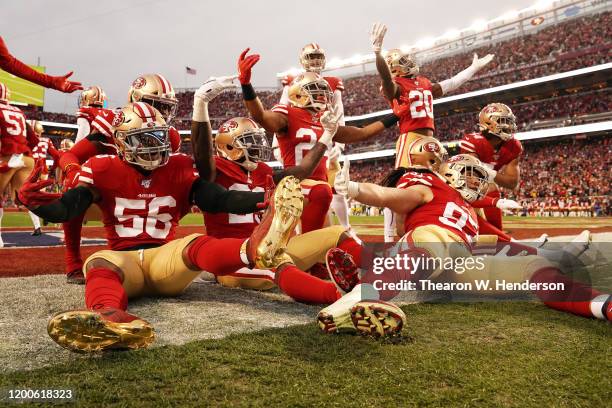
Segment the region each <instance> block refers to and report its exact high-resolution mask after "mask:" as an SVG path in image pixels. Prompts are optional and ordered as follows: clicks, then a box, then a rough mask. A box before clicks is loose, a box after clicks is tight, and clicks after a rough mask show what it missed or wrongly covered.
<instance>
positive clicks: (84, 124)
mask: <svg viewBox="0 0 612 408" xmlns="http://www.w3.org/2000/svg"><path fill="white" fill-rule="evenodd" d="M77 126H78V127H79V128H78V130H77V135H76V140H75V141H74V142H75V143H79V142H80V141H81V140H82V139H85V138H86V137H87V135H89V133H90V132H91V128H90V127H89V122H88V121H87V119H85V118H77Z"/></svg>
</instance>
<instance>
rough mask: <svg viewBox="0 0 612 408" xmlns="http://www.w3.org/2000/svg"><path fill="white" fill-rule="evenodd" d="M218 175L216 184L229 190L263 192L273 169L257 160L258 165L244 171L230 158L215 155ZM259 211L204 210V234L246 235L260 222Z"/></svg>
mask: <svg viewBox="0 0 612 408" xmlns="http://www.w3.org/2000/svg"><path fill="white" fill-rule="evenodd" d="M215 165H216V167H217V175H216V178H215V183H217V184H220V185H222V186H223V187H225V188H227V189H228V190H236V191H253V192H263V191H264V188H265V186H266V178H267V176H268V175H270V176H271V175H272V168H271V167H270V166H268V165H267V164H266V163H264V162H259V163H258V164H257V168H256V169H255V170H253V171H251V172H246V171H245V170H244V167H242V166H240V165H239V164H238V163H235V162H233V161H231V160H228V159H224V158H222V157H219V156H215ZM260 217H261V213H251V214H244V215H243V214H229V213H214V214H213V213H204V224H205V225H206V233H207V234H208V235H210V236H213V237H215V238H248V237H249V236H250V235H251V233H252V232H253V230H254V229H255V227H256V226H257V225H258V224H259V221H261V218H260Z"/></svg>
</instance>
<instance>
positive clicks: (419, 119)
mask: <svg viewBox="0 0 612 408" xmlns="http://www.w3.org/2000/svg"><path fill="white" fill-rule="evenodd" d="M386 33H387V27H386V26H385V25H384V24H381V23H375V24H374V25H373V26H372V30H371V31H370V40H371V42H372V50H373V51H374V55H375V56H376V69H377V71H378V74H379V75H380V79H381V81H382V87H381V88H382V93H383V95H384V97H385V98H386V99H387V100H388V101H389V103H391V101H393V100H394V99H398V98H401V99H402V100H403V101H405V103H407V104H409V105H410V112H409V113H408V114H406V115H404V116H403V117H402V118H401V120H400V123H399V127H400V136H399V138H398V139H397V143H396V145H395V150H396V156H395V168H399V167H409V166H410V162H407V161H406V160H409V155H407V154H405V151H407V150H409V149H410V144H411V143H413V142H414V141H415V140H416V139H418V138H419V137H421V136H433V133H434V111H433V100H434V98H439V97H441V96H443V95H445V94H448V93H449V92H452V91H454V90H456V89H458V88H459V87H460V86H461V85H463V84H464V83H466V82H467V81H469V80H470V79H471V78H472V77H473V76H474V75H476V73H477V72H478V71H480V70H481V69H483V68H484V67H485V66H486V65H487V64H488V63H489V62H491V60H492V59H493V54H489V55H487V56H485V57H484V58H478V56H477V55H476V54H474V60H473V61H472V65H470V66H469V67H468V68H466V69H464V70H463V71H461V72H459V73H458V74H457V75H455V76H453V77H452V78H449V79H446V80H444V81H441V82H437V83H431V81H430V80H429V79H428V78H426V77H424V76H422V75H419V66H418V65H417V63H416V61H415V59H414V57H413V56H412V55H410V54H409V53H407V52H404V51H402V50H400V49H397V48H396V49H392V50H389V51H388V52H387V53H386V55H385V56H383V54H382V45H383V40H384V38H385V34H386ZM383 214H384V218H385V241H386V242H393V241H394V240H395V237H394V234H395V232H394V230H395V228H394V226H393V224H395V222H394V221H393V213H392V212H391V211H390V210H389V209H388V208H385V209H384V210H383Z"/></svg>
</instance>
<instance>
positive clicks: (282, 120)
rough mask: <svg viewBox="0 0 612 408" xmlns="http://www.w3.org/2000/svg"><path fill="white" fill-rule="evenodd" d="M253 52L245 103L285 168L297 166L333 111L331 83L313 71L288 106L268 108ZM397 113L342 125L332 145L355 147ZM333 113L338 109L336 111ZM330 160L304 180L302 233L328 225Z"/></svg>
mask: <svg viewBox="0 0 612 408" xmlns="http://www.w3.org/2000/svg"><path fill="white" fill-rule="evenodd" d="M248 51H249V49H246V50H244V51H243V52H242V54H241V55H240V58H239V60H238V71H239V76H238V78H239V80H240V83H241V85H242V95H243V98H244V103H245V105H246V107H247V109H248V111H249V113H250V115H251V116H252V118H253V119H254V120H255V121H256V122H257V123H259V124H260V125H261V126H263V128H264V129H266V130H268V131H269V132H274V133H276V135H277V137H278V141H279V146H280V151H281V155H282V159H283V160H282V161H283V166H285V167H292V166H295V165H296V164H298V163H299V162H300V161H301V160H302V158H303V157H304V155H305V154H306V153H307V152H308V151H309V150H310V149H311V148H312V147H313V146H314V145H315V144H316V142H317V140H318V139H319V138H320V137H321V135H322V134H323V130H324V128H323V124H322V123H321V121H320V118H321V115H322V113H323V112H324V111H325V110H327V109H328V108H329V105H330V102H331V90H330V88H329V85H328V83H327V82H326V81H325V80H324V79H323V78H322V77H321V76H320V75H318V74H316V73H314V72H305V73H303V74H300V75H299V76H297V77H296V78H295V79H294V80H293V82H292V84H291V87H290V89H289V101H290V104H289V105H281V104H279V105H276V106H274V107H273V108H272V110H265V109H264V107H263V105H262V103H261V101H260V100H259V98H257V94H256V93H255V90H254V89H253V86H252V85H251V70H252V67H253V65H255V64H256V63H257V61H259V58H260V57H259V55H257V54H253V55H249V56H247V53H248ZM393 106H394V113H392V114H390V115H387V116H385V117H384V118H382V119H381V120H379V121H376V122H374V123H371V124H369V125H367V126H365V127H363V128H357V127H352V126H339V127H338V130H337V132H336V136H335V137H334V141H336V142H340V143H357V142H360V141H364V140H367V139H369V138H371V137H373V136H376V135H378V134H379V133H381V132H382V131H383V130H384V129H385V128H387V127H390V126H392V125H394V124H395V123H397V121H398V120H399V116H403V115H405V114H406V112H407V110H408V109H409V107H408V105H405V104H404V105H400V104H399V102H398V101H394V102H393ZM330 109H335V108H334V107H332V108H330ZM326 162H327V160H326V159H325V158H323V160H321V162H320V164H319V166H318V167H317V168H316V169H315V171H314V172H313V174H312V176H311V177H310V178H309V179H306V180H304V181H303V182H302V187H303V189H304V194H305V195H306V197H307V204H306V206H305V209H304V214H303V216H302V220H301V221H302V232H308V231H313V230H316V229H320V228H321V227H322V226H323V225H324V223H325V218H326V216H327V212H328V209H329V205H330V202H331V199H332V191H331V187H330V185H329V184H328V183H327V170H326V164H327V163H326Z"/></svg>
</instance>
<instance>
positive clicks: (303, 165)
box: [274, 106, 343, 182]
mask: <svg viewBox="0 0 612 408" xmlns="http://www.w3.org/2000/svg"><path fill="white" fill-rule="evenodd" d="M342 117H343V114H342V111H340V110H339V109H338V107H337V106H332V107H331V108H330V109H329V110H327V111H325V113H323V115H322V116H321V119H320V122H321V126H322V127H323V129H324V130H323V134H322V135H321V137H320V138H319V140H317V143H315V145H314V147H313V148H312V149H310V150H309V151H308V153H307V154H306V156H304V158H303V159H302V160H301V161H300V163H299V164H298V165H296V166H293V167H288V168H286V169H283V170H281V171H279V172H278V173H276V174H275V175H274V181H275V182H278V181H279V180H280V179H282V178H283V177H285V176H290V175H291V176H295V177H296V178H298V179H300V180H304V179H306V178H308V177H310V175H311V174H312V173H313V172H314V170H315V169H316V168H317V166H318V165H319V162H320V161H321V159H322V158H323V155H324V154H325V152H326V151H327V150H328V149H330V148H331V147H332V139H333V138H334V136H335V134H336V132H337V131H338V128H339V124H340V120H341V119H342Z"/></svg>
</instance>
